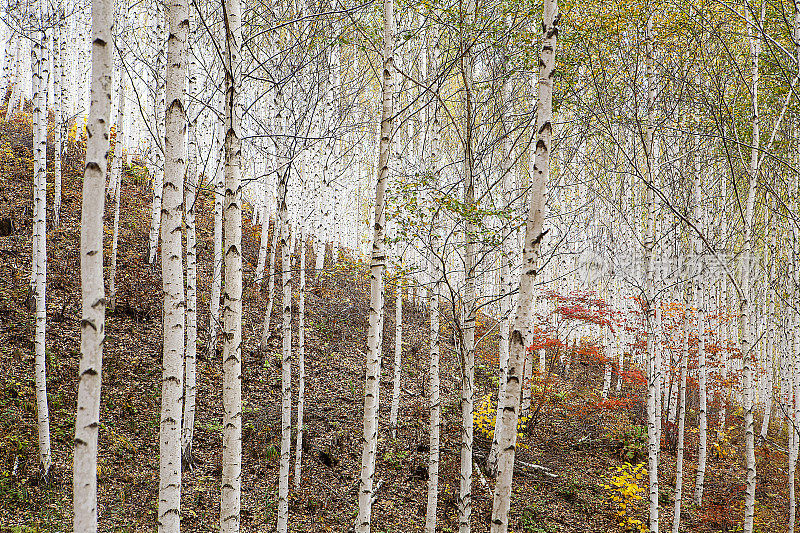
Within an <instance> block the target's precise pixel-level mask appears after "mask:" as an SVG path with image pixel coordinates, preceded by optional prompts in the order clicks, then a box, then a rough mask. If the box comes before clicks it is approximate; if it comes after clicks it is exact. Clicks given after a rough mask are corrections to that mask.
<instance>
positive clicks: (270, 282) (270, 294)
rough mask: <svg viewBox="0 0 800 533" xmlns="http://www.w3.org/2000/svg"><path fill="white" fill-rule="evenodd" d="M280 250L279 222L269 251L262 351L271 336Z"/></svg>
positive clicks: (274, 228) (275, 226)
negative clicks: (276, 262) (277, 254)
mask: <svg viewBox="0 0 800 533" xmlns="http://www.w3.org/2000/svg"><path fill="white" fill-rule="evenodd" d="M277 248H278V221H277V220H276V221H275V225H274V226H273V228H272V245H271V246H270V249H269V270H268V271H267V309H266V311H264V325H263V327H262V332H261V349H262V350H266V349H267V339H269V335H270V321H271V319H272V302H273V300H274V299H275V294H274V290H275V253H276V250H277Z"/></svg>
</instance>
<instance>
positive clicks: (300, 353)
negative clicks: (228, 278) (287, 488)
mask: <svg viewBox="0 0 800 533" xmlns="http://www.w3.org/2000/svg"><path fill="white" fill-rule="evenodd" d="M298 240H299V241H300V269H299V270H300V273H299V275H300V285H299V287H298V295H297V439H296V446H295V451H294V488H295V489H296V490H300V480H301V477H300V474H301V468H302V464H303V463H302V457H303V434H304V432H305V428H304V426H303V409H304V407H305V394H306V365H305V329H304V328H305V320H306V238H305V235H304V234H303V233H302V232H301V233H300V235H299V236H298Z"/></svg>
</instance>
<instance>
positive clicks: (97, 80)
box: [72, 0, 114, 533]
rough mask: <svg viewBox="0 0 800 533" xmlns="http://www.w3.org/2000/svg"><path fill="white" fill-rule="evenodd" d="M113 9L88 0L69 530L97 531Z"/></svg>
mask: <svg viewBox="0 0 800 533" xmlns="http://www.w3.org/2000/svg"><path fill="white" fill-rule="evenodd" d="M113 26H114V6H113V2H111V1H110V0H92V84H91V104H90V106H89V119H88V122H87V128H88V131H89V133H90V135H89V136H88V139H87V141H86V166H85V169H84V174H83V194H82V198H83V200H82V203H81V358H80V363H79V365H78V409H77V416H76V419H75V440H74V450H73V462H72V494H73V495H74V497H73V500H72V505H73V511H74V517H73V531H82V532H86V533H95V532H96V531H97V433H98V429H99V427H100V384H101V383H102V376H101V372H102V367H103V342H104V340H105V336H106V331H105V286H104V283H103V207H104V205H103V204H104V203H105V184H106V183H105V169H106V166H107V164H108V161H107V158H108V144H109V143H108V138H109V129H108V125H109V122H110V118H111V117H110V116H109V115H110V114H111V73H112V68H111V57H112V47H111V42H112V41H111V39H112V37H111V36H112V34H113Z"/></svg>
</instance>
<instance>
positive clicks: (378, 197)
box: [355, 0, 394, 533]
mask: <svg viewBox="0 0 800 533" xmlns="http://www.w3.org/2000/svg"><path fill="white" fill-rule="evenodd" d="M393 77H394V0H383V87H382V98H381V100H382V102H383V107H382V111H381V133H380V143H379V145H378V180H377V182H376V184H375V218H374V226H373V227H374V232H373V236H372V256H371V259H370V300H369V330H368V332H367V365H366V366H367V367H366V381H365V383H364V431H363V441H362V442H363V444H362V450H361V477H360V480H359V487H358V516H357V517H356V523H355V531H356V533H369V531H370V522H371V518H372V500H373V482H374V477H375V455H376V453H377V447H378V406H379V405H380V404H379V399H380V377H381V375H380V373H381V339H382V337H383V318H384V317H383V313H384V294H383V292H384V280H383V276H384V270H385V268H386V251H385V247H386V243H385V240H386V236H385V225H386V213H385V210H384V209H385V196H386V182H387V179H388V176H389V152H390V149H391V136H392V123H393V115H394V108H393V103H394V98H393V92H394V79H393Z"/></svg>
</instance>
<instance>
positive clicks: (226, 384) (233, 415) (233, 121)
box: [219, 0, 242, 533]
mask: <svg viewBox="0 0 800 533" xmlns="http://www.w3.org/2000/svg"><path fill="white" fill-rule="evenodd" d="M222 8H223V22H224V29H225V48H224V54H223V55H224V60H225V64H224V68H225V85H224V88H225V96H224V98H225V114H224V116H225V206H224V209H225V217H224V219H225V248H224V250H225V294H224V305H223V313H224V322H223V328H224V332H223V333H224V335H223V338H224V341H223V345H222V373H223V378H222V405H223V409H224V415H223V418H222V492H221V508H220V517H219V519H220V532H221V533H238V532H239V525H240V510H241V492H242V483H241V478H242V251H241V247H242V206H241V197H242V164H241V157H242V148H241V140H240V139H241V132H240V128H241V112H242V111H241V104H240V99H241V74H242V70H241V69H242V63H241V55H240V53H241V52H240V51H241V46H242V8H241V0H225V1H224V3H223V5H222Z"/></svg>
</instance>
